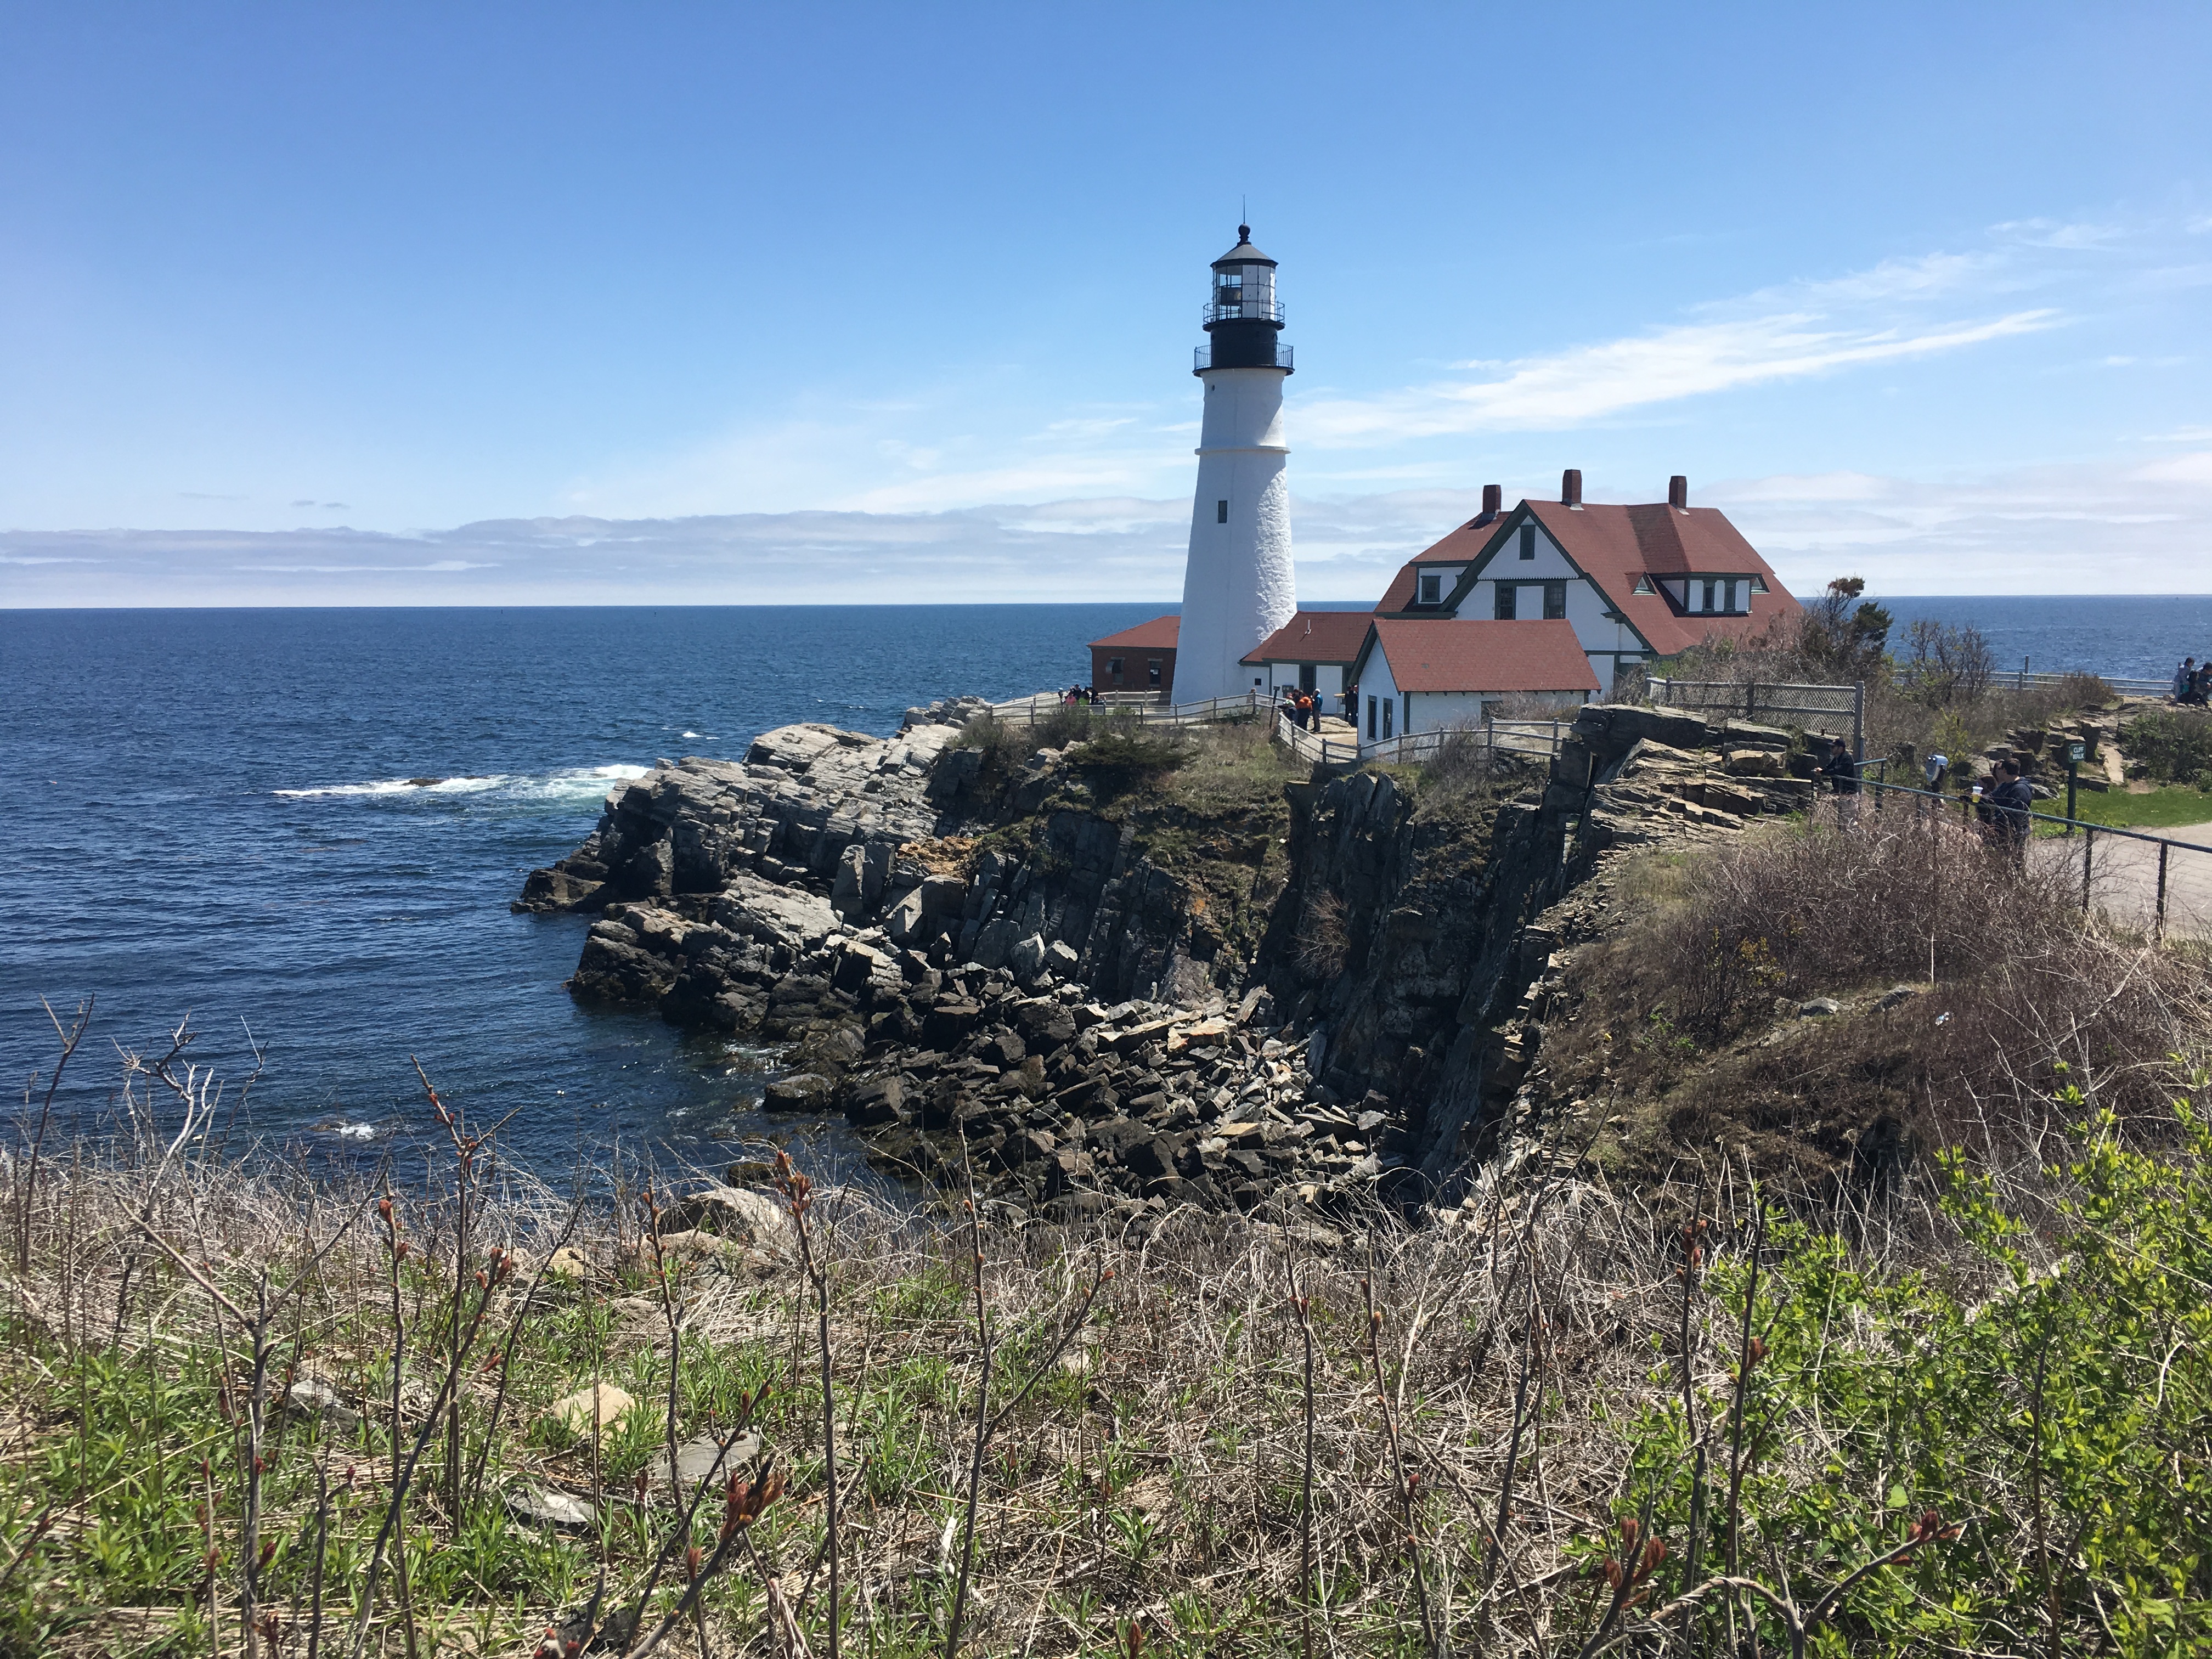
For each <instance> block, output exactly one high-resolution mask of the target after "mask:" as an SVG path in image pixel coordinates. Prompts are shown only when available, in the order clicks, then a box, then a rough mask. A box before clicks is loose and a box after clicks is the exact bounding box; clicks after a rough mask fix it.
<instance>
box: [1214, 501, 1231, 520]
mask: <svg viewBox="0 0 2212 1659" xmlns="http://www.w3.org/2000/svg"><path fill="white" fill-rule="evenodd" d="M1213 521H1214V523H1216V524H1227V523H1228V522H1229V503H1228V502H1226V501H1216V502H1214V504H1213Z"/></svg>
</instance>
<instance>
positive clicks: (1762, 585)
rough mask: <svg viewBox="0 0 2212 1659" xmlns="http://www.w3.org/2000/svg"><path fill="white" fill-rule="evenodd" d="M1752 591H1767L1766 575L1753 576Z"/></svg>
mask: <svg viewBox="0 0 2212 1659" xmlns="http://www.w3.org/2000/svg"><path fill="white" fill-rule="evenodd" d="M1751 591H1752V592H1754V593H1764V592H1766V578H1765V577H1764V576H1753V578H1752V579H1751ZM1746 608H1747V609H1748V607H1746Z"/></svg>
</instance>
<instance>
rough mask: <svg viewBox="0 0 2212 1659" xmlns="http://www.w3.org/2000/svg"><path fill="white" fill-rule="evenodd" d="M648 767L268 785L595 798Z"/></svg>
mask: <svg viewBox="0 0 2212 1659" xmlns="http://www.w3.org/2000/svg"><path fill="white" fill-rule="evenodd" d="M648 770H649V768H647V767H643V766H631V765H614V766H584V767H576V768H572V769H568V770H567V771H562V772H550V773H538V774H535V775H532V774H526V773H517V772H494V773H492V774H490V775H487V776H483V777H465V778H436V777H413V778H380V779H378V780H377V781H374V782H372V783H334V784H327V785H325V786H323V787H319V788H314V789H272V790H270V793H271V794H273V795H278V796H282V797H283V798H284V799H287V800H306V799H314V798H316V797H319V796H329V795H482V794H489V793H492V792H494V791H499V792H501V793H505V794H507V795H509V796H511V797H513V798H514V799H520V800H575V801H583V800H590V799H596V798H597V797H598V796H599V795H601V794H604V793H605V792H606V787H607V786H608V785H609V784H610V783H613V782H617V781H622V780H626V779H629V778H641V777H643V776H644V775H646V773H647V771H648Z"/></svg>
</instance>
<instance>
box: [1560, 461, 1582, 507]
mask: <svg viewBox="0 0 2212 1659" xmlns="http://www.w3.org/2000/svg"><path fill="white" fill-rule="evenodd" d="M1582 504H1583V470H1582V468H1580V467H1578V466H1571V467H1569V468H1568V469H1567V470H1566V471H1565V472H1562V473H1561V474H1559V505H1560V506H1562V507H1580V506H1581V505H1582Z"/></svg>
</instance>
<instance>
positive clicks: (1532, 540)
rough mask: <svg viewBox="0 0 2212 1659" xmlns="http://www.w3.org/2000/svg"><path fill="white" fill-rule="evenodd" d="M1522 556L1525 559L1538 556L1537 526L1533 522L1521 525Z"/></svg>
mask: <svg viewBox="0 0 2212 1659" xmlns="http://www.w3.org/2000/svg"><path fill="white" fill-rule="evenodd" d="M1521 556H1522V558H1524V559H1533V558H1534V557H1535V556H1536V526H1534V525H1533V524H1524V525H1522V526H1521Z"/></svg>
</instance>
